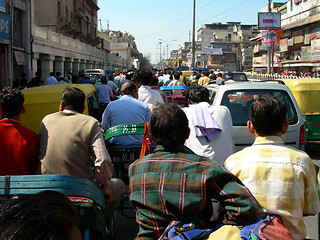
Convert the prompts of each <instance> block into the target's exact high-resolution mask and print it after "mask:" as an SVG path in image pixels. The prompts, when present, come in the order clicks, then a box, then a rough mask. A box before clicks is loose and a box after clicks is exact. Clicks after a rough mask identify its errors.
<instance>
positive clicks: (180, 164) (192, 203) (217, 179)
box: [129, 104, 262, 240]
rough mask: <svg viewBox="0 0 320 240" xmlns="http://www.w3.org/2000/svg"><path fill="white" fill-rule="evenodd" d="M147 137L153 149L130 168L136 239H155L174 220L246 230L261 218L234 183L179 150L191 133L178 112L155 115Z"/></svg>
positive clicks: (165, 108)
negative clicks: (223, 225) (224, 225)
mask: <svg viewBox="0 0 320 240" xmlns="http://www.w3.org/2000/svg"><path fill="white" fill-rule="evenodd" d="M150 132H151V137H152V139H153V140H154V141H155V142H156V144H157V147H156V149H155V150H154V152H153V153H152V154H149V155H147V156H145V157H143V158H140V159H138V160H136V161H135V162H133V163H132V164H131V165H130V167H129V177H130V201H131V203H132V205H133V206H134V207H135V210H136V221H137V222H138V224H139V232H138V234H137V237H136V239H150V240H151V239H159V237H160V236H161V235H162V234H163V232H164V230H165V228H166V227H167V226H168V224H169V223H170V222H171V221H173V220H174V221H182V222H183V223H186V224H187V223H192V224H194V226H196V228H198V229H205V228H215V227H217V226H220V225H221V224H235V225H239V224H242V225H245V224H249V223H251V222H252V221H253V220H255V219H256V218H257V216H259V215H260V214H262V209H261V208H260V207H259V205H258V204H257V202H256V201H255V199H254V198H253V196H252V195H251V194H250V192H249V191H248V189H247V188H246V187H245V186H244V185H243V184H242V183H241V182H240V180H239V179H237V178H236V177H235V176H234V175H233V174H231V173H230V172H228V171H226V170H225V168H224V167H222V166H221V165H219V164H217V163H215V162H213V161H211V160H210V159H208V158H206V157H202V156H199V155H196V154H195V153H193V152H192V151H191V150H190V149H189V148H187V147H185V146H184V141H185V140H186V139H187V138H188V136H189V132H190V129H189V127H188V119H187V116H186V115H185V113H184V112H183V111H182V109H181V108H180V107H179V106H177V105H172V104H168V105H162V106H159V107H158V108H157V109H155V110H154V112H153V113H152V116H151V120H150ZM213 202H214V203H213ZM213 205H214V206H213ZM219 206H220V207H219ZM218 209H220V210H221V211H220V210H218ZM213 216H214V217H213Z"/></svg>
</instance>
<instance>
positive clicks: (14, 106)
mask: <svg viewBox="0 0 320 240" xmlns="http://www.w3.org/2000/svg"><path fill="white" fill-rule="evenodd" d="M23 103H24V96H23V94H22V92H21V91H19V90H18V89H16V88H12V87H5V88H3V89H2V90H1V92H0V113H1V114H2V115H3V117H5V118H13V119H16V120H19V119H17V118H20V116H21V113H24V112H25V109H24V107H23Z"/></svg>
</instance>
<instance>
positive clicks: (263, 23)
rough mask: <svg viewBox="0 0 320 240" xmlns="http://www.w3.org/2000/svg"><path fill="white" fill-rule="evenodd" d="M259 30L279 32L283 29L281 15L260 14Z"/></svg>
mask: <svg viewBox="0 0 320 240" xmlns="http://www.w3.org/2000/svg"><path fill="white" fill-rule="evenodd" d="M258 28H259V29H260V30H279V29H280V28H281V14H280V13H269V12H259V13H258Z"/></svg>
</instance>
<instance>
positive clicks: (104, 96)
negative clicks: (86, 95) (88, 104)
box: [97, 76, 115, 113]
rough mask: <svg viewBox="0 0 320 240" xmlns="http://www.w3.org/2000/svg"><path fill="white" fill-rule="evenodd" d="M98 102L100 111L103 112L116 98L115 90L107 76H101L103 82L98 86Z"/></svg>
mask: <svg viewBox="0 0 320 240" xmlns="http://www.w3.org/2000/svg"><path fill="white" fill-rule="evenodd" d="M97 93H98V102H99V107H100V112H101V113H103V112H104V110H105V109H106V107H107V106H108V104H109V103H110V102H111V101H112V100H113V99H115V96H114V95H113V91H112V89H111V87H110V85H109V84H108V80H107V78H106V77H105V76H103V77H102V78H101V84H100V85H98V86H97Z"/></svg>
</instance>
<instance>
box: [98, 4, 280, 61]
mask: <svg viewBox="0 0 320 240" xmlns="http://www.w3.org/2000/svg"><path fill="white" fill-rule="evenodd" d="M276 2H286V1H285V0H278V1H276ZM267 5H268V0H196V11H195V16H196V17H195V22H196V24H195V25H196V31H197V30H198V29H200V28H201V27H204V25H205V24H211V23H216V22H221V23H226V22H241V24H258V12H260V10H261V9H262V8H264V7H266V6H267ZM98 6H99V8H100V10H99V11H98V30H101V29H102V30H107V26H108V23H109V29H110V30H112V31H121V32H128V33H129V34H131V35H132V36H133V37H134V38H135V41H136V44H137V48H138V50H139V52H141V53H143V55H144V56H146V57H149V58H150V60H151V63H157V62H159V60H160V44H159V42H162V44H161V52H162V53H161V55H162V58H166V57H167V55H166V53H167V51H166V50H167V46H168V50H169V51H168V52H169V54H170V51H171V50H176V49H178V48H179V47H180V46H181V45H183V43H184V42H188V41H191V39H192V36H191V34H192V11H193V0H98ZM99 20H101V21H99ZM159 39H161V40H159ZM164 54H165V55H164Z"/></svg>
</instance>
